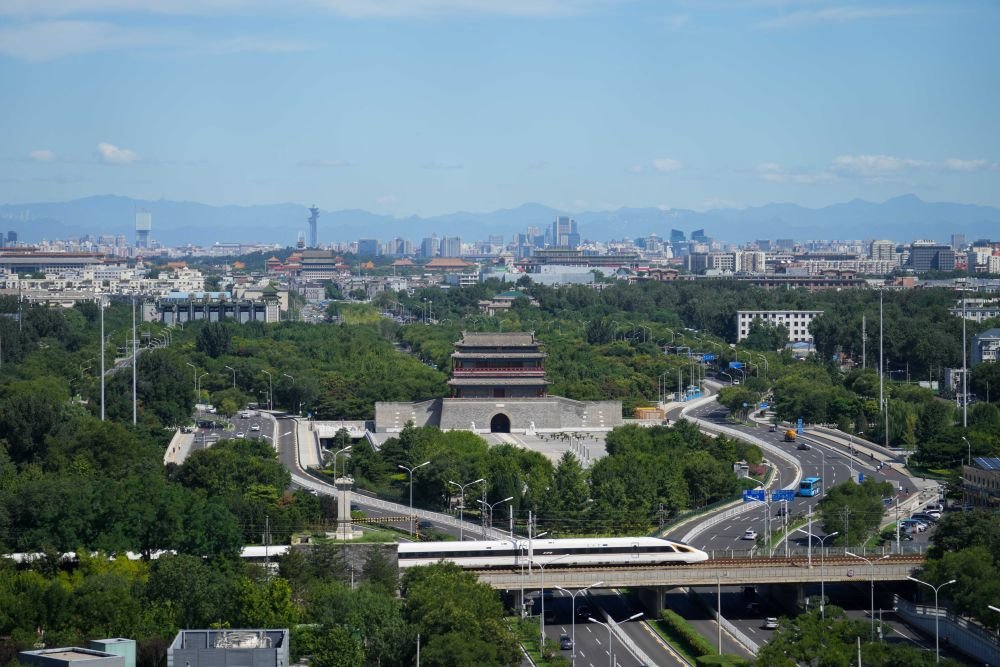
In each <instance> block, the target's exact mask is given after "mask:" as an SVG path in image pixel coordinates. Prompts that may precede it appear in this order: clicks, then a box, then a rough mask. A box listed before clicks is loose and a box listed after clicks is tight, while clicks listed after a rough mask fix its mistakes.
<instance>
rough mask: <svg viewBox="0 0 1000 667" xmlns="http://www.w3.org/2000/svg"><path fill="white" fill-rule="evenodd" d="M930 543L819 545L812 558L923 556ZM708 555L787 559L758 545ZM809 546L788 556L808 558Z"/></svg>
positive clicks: (817, 560) (710, 557)
mask: <svg viewBox="0 0 1000 667" xmlns="http://www.w3.org/2000/svg"><path fill="white" fill-rule="evenodd" d="M928 546H929V545H926V544H902V545H900V550H899V553H898V554H897V553H896V549H895V545H894V544H892V545H890V544H886V545H884V546H881V547H865V546H859V547H830V546H827V547H819V546H815V547H813V549H812V559H813V565H818V564H819V561H820V559H821V558H823V559H826V558H841V557H847V558H850V556H847V552H848V551H850V552H851V553H853V554H857V555H858V556H866V557H875V558H881V557H882V556H885V555H900V556H923V555H925V554H926V553H927V548H928ZM707 553H708V557H709V559H710V560H722V559H729V558H732V559H750V560H753V559H757V560H761V559H765V558H766V559H769V560H774V561H783V560H784V559H785V554H784V551H783V550H782V552H781V553H777V554H775V555H773V556H768V555H767V554H765V553H763V552H762V551H761V550H760V549H758V548H756V547H751V548H749V549H732V548H729V549H709V550H708V552H707ZM808 556H809V548H808V547H801V546H796V547H793V548H790V549H789V550H788V558H808ZM858 564H860V565H864V563H863V561H861V560H858ZM866 567H867V566H866Z"/></svg>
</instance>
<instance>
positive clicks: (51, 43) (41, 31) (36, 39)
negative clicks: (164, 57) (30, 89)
mask: <svg viewBox="0 0 1000 667" xmlns="http://www.w3.org/2000/svg"><path fill="white" fill-rule="evenodd" d="M163 41H164V33H163V32H161V31H153V30H145V29H138V28H124V27H120V26H117V25H114V24H112V23H105V22H101V21H42V22H36V23H27V24H23V25H17V26H14V27H8V28H2V29H0V54H6V55H9V56H13V57H15V58H19V59H21V60H27V61H31V62H40V61H46V60H55V59H57V58H62V57H64V56H70V55H77V54H81V53H97V52H100V51H110V50H114V49H120V48H127V47H145V46H152V45H156V44H160V43H163Z"/></svg>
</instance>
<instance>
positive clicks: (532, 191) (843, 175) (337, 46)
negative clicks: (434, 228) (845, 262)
mask: <svg viewBox="0 0 1000 667" xmlns="http://www.w3.org/2000/svg"><path fill="white" fill-rule="evenodd" d="M997 19H1000V6H998V5H997V4H996V3H995V2H991V1H989V0H956V1H954V2H946V1H944V0H909V1H904V0H879V1H873V2H865V3H855V4H848V3H843V2H838V1H835V0H745V1H742V0H741V1H738V0H711V1H706V2H696V1H695V0H661V1H653V0H368V1H366V2H358V1H357V0H289V1H288V2H283V3H280V7H279V6H276V5H273V3H269V2H264V0H199V1H198V2H195V1H194V0H141V1H139V0H72V1H70V0H7V1H6V2H3V3H0V80H3V81H4V97H5V104H4V105H3V107H2V108H0V146H2V148H0V203H26V202H44V201H67V200H72V199H76V198H80V197H87V196H91V195H103V194H116V195H121V196H126V197H133V198H137V199H147V200H158V199H161V198H165V199H171V200H178V201H198V202H205V203H209V204H212V205H228V204H233V205H241V206H246V205H254V204H270V203H282V202H298V203H303V204H305V205H310V204H315V205H316V206H318V207H320V208H321V209H323V210H344V209H353V208H357V209H365V210H369V211H374V212H377V213H381V214H391V215H394V216H407V215H421V216H433V215H439V214H445V213H449V212H452V211H493V210H497V209H503V208H512V207H517V206H519V205H521V204H522V203H524V202H539V203H542V204H545V205H547V206H551V207H552V208H555V209H559V210H561V211H567V212H570V213H572V212H577V211H603V210H614V209H618V208H620V207H661V208H683V209H692V210H696V211H704V210H709V209H718V208H743V207H752V206H760V205H763V204H766V203H768V202H794V203H796V204H800V205H802V206H807V207H823V206H827V205H830V204H833V203H836V202H845V201H850V200H853V199H855V198H862V199H866V200H870V201H883V200H886V199H889V198H892V197H895V196H898V195H902V194H906V193H914V194H916V195H918V196H920V197H921V198H923V199H925V200H927V201H954V202H963V203H972V204H982V205H989V206H1000V131H998V130H1000V121H998V120H997V114H996V109H997V108H998V107H1000V68H997V66H996V65H997V63H998V62H1000V45H998V43H997V40H996V39H995V26H996V25H997ZM546 222H551V221H544V220H540V221H539V223H541V224H545V223H546ZM323 224H324V221H322V220H321V222H320V226H321V230H322V226H323ZM320 236H321V237H322V236H323V232H322V231H321V232H320Z"/></svg>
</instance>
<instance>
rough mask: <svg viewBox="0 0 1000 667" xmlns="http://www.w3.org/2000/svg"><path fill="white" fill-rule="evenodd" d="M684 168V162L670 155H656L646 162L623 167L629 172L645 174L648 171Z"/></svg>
mask: <svg viewBox="0 0 1000 667" xmlns="http://www.w3.org/2000/svg"><path fill="white" fill-rule="evenodd" d="M683 168H684V163H683V162H681V161H680V160H677V159H675V158H672V157H658V158H654V159H652V160H650V161H649V163H648V164H633V165H630V166H628V167H626V168H625V171H627V172H628V173H630V174H645V173H648V172H650V171H658V172H660V173H668V172H672V171H680V170H681V169H683Z"/></svg>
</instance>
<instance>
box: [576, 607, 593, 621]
mask: <svg viewBox="0 0 1000 667" xmlns="http://www.w3.org/2000/svg"><path fill="white" fill-rule="evenodd" d="M576 617H577V618H590V607H588V606H587V605H585V604H582V605H580V606H579V607H577V608H576Z"/></svg>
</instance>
